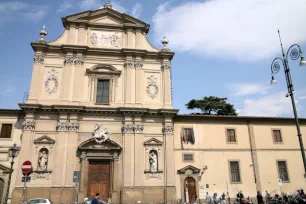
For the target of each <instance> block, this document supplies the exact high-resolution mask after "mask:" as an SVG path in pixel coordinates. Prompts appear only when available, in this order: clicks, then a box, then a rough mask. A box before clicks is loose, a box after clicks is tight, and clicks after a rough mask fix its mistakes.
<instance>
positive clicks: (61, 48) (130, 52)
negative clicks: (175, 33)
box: [31, 42, 175, 60]
mask: <svg viewBox="0 0 306 204" xmlns="http://www.w3.org/2000/svg"><path fill="white" fill-rule="evenodd" d="M31 46H32V48H33V50H34V51H35V52H36V51H37V50H40V51H44V52H59V53H66V52H77V53H83V54H102V55H112V56H116V55H119V56H123V57H125V56H140V57H147V58H161V59H164V58H167V59H169V60H172V58H173V56H174V54H175V53H174V52H163V51H160V52H152V51H147V50H141V49H129V48H122V49H108V48H96V47H89V46H83V45H50V44H42V43H37V42H32V43H31Z"/></svg>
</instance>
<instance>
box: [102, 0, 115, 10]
mask: <svg viewBox="0 0 306 204" xmlns="http://www.w3.org/2000/svg"><path fill="white" fill-rule="evenodd" d="M104 8H110V9H111V8H113V6H112V5H111V3H110V2H109V1H107V2H106V4H105V5H104Z"/></svg>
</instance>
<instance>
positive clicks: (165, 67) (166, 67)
mask: <svg viewBox="0 0 306 204" xmlns="http://www.w3.org/2000/svg"><path fill="white" fill-rule="evenodd" d="M161 68H162V71H163V88H164V90H163V108H172V99H171V88H172V87H171V73H170V70H171V64H170V61H169V60H168V59H164V60H163V62H162V65H161Z"/></svg>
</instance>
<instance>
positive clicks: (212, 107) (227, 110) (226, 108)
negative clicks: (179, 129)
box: [186, 96, 237, 116]
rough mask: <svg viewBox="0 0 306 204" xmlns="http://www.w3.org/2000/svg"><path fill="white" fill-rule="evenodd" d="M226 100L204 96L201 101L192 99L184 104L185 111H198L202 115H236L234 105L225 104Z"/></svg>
mask: <svg viewBox="0 0 306 204" xmlns="http://www.w3.org/2000/svg"><path fill="white" fill-rule="evenodd" d="M226 101H227V98H219V97H216V96H209V97H207V96H205V97H204V98H203V99H202V100H195V99H192V100H191V101H189V102H188V103H187V104H186V107H187V109H200V110H201V111H202V113H204V114H209V115H210V114H216V115H235V116H236V115H237V113H236V110H235V108H234V105H232V104H230V103H227V102H226Z"/></svg>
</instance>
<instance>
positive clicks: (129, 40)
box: [127, 29, 136, 49]
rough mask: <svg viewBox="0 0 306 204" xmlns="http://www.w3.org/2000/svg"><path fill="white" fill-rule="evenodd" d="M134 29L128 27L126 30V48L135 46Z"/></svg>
mask: <svg viewBox="0 0 306 204" xmlns="http://www.w3.org/2000/svg"><path fill="white" fill-rule="evenodd" d="M135 42H136V40H135V30H133V29H128V30H127V44H128V48H131V49H134V48H135Z"/></svg>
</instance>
